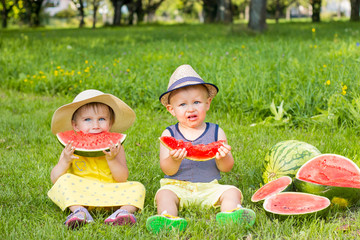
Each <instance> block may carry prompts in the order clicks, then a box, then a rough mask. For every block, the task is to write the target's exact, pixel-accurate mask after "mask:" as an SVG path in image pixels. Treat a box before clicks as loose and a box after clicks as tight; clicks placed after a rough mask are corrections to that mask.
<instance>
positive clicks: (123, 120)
mask: <svg viewBox="0 0 360 240" xmlns="http://www.w3.org/2000/svg"><path fill="white" fill-rule="evenodd" d="M90 102H100V103H103V104H106V105H108V106H109V107H111V108H112V110H113V111H114V114H115V119H114V123H113V125H112V126H111V129H110V131H111V132H119V133H121V132H124V131H125V130H126V129H128V128H129V127H131V125H132V124H133V123H134V121H135V118H136V115H135V112H134V111H133V110H132V109H131V108H130V107H129V106H128V105H127V104H126V103H125V102H123V101H122V100H120V99H119V98H117V97H115V96H114V95H112V94H106V93H105V94H101V95H98V96H95V97H91V98H88V99H85V100H82V101H78V102H72V103H69V104H66V105H64V106H61V107H59V108H58V109H57V110H56V111H55V113H54V115H53V117H52V120H51V131H52V133H54V134H57V133H59V132H64V131H68V130H73V127H72V122H71V121H72V116H73V114H74V112H75V111H76V110H77V109H78V108H80V107H81V106H83V105H85V104H87V103H90Z"/></svg>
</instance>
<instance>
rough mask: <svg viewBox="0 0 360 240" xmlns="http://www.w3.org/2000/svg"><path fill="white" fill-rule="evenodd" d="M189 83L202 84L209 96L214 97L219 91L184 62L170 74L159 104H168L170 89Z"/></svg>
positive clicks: (185, 85) (188, 84)
mask: <svg viewBox="0 0 360 240" xmlns="http://www.w3.org/2000/svg"><path fill="white" fill-rule="evenodd" d="M191 85H204V86H205V87H206V88H207V89H208V92H209V97H210V98H214V97H215V96H216V94H217V93H218V91H219V89H218V87H217V86H215V85H214V84H211V83H206V82H204V80H203V79H202V78H201V77H200V76H199V74H197V73H196V72H195V70H194V69H193V68H192V67H191V66H190V65H187V64H185V65H181V66H179V67H178V68H177V69H176V70H175V72H174V73H173V74H172V75H171V77H170V81H169V85H168V88H167V91H166V92H164V93H163V94H161V96H160V98H159V100H160V102H161V104H162V105H164V106H165V107H166V105H168V104H169V95H170V93H171V92H172V91H174V90H176V89H179V88H183V87H187V86H191Z"/></svg>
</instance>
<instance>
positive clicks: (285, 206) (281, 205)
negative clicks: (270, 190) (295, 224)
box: [263, 192, 330, 215]
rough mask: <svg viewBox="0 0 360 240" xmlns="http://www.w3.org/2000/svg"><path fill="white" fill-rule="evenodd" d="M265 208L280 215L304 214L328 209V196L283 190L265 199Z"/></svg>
mask: <svg viewBox="0 0 360 240" xmlns="http://www.w3.org/2000/svg"><path fill="white" fill-rule="evenodd" d="M263 206H264V209H265V210H266V211H268V212H271V213H274V214H279V215H303V214H309V213H314V212H318V211H321V210H324V209H327V208H328V207H329V206H330V200H329V199H328V198H326V197H322V196H318V195H313V194H309V193H300V192H283V193H278V194H276V195H273V196H271V197H270V198H267V199H265V202H264V205H263Z"/></svg>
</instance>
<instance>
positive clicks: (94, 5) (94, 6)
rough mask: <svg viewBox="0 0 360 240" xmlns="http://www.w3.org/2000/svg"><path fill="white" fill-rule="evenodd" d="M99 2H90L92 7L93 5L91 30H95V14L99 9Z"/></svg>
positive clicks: (93, 0)
mask: <svg viewBox="0 0 360 240" xmlns="http://www.w3.org/2000/svg"><path fill="white" fill-rule="evenodd" d="M100 2H101V0H92V5H93V24H92V28H93V29H95V28H96V14H97V10H98V8H99V5H100Z"/></svg>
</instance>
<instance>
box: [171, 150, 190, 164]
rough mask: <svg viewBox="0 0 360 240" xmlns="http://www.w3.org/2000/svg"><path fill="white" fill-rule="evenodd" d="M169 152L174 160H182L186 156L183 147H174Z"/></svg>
mask: <svg viewBox="0 0 360 240" xmlns="http://www.w3.org/2000/svg"><path fill="white" fill-rule="evenodd" d="M169 154H170V157H171V158H172V159H173V160H174V161H182V160H183V159H184V158H185V157H186V155H187V151H186V149H185V148H183V149H175V150H172V151H170V152H169Z"/></svg>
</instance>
